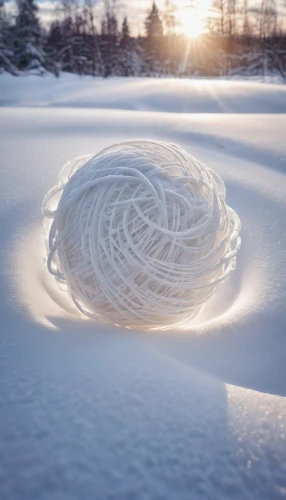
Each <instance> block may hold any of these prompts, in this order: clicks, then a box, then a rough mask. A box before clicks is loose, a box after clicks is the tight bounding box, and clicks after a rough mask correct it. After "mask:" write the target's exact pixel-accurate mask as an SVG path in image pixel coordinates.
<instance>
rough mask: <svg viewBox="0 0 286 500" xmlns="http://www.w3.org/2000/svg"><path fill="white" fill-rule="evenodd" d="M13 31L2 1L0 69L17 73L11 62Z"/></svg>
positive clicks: (0, 12) (0, 10) (0, 11)
mask: <svg viewBox="0 0 286 500" xmlns="http://www.w3.org/2000/svg"><path fill="white" fill-rule="evenodd" d="M13 59H14V52H13V32H12V26H11V23H10V22H9V18H8V16H7V14H6V11H5V5H4V2H0V70H2V71H3V70H4V71H8V72H9V73H11V74H12V75H18V73H19V72H18V69H17V68H16V66H15V65H14V63H13Z"/></svg>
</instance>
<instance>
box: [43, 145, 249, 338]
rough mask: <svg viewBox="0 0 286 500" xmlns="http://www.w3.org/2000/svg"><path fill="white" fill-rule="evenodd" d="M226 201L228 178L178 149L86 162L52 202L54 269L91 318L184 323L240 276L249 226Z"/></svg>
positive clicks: (126, 149)
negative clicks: (244, 229)
mask: <svg viewBox="0 0 286 500" xmlns="http://www.w3.org/2000/svg"><path fill="white" fill-rule="evenodd" d="M225 196H226V192H225V185H224V183H223V180H222V179H221V177H219V176H218V175H217V174H216V173H215V172H213V171H211V170H210V169H209V168H207V167H205V166H203V165H202V164H201V163H199V162H198V161H197V160H196V159H195V158H193V157H192V156H190V155H188V154H187V153H186V151H184V150H183V149H181V148H179V147H178V146H176V145H174V144H165V143H162V142H159V141H142V140H141V141H138V140H137V141H125V142H121V143H118V144H115V145H113V146H110V147H108V148H107V149H104V150H103V151H100V152H99V153H97V154H96V155H94V156H92V157H90V155H85V156H81V157H79V158H77V159H75V160H73V161H70V162H68V163H67V164H66V165H65V166H64V167H63V169H62V171H61V173H60V174H59V178H58V184H57V185H56V186H55V187H53V188H52V189H51V190H50V191H49V192H48V193H47V195H46V196H45V198H44V202H43V212H44V215H45V224H44V226H46V229H47V230H46V240H47V241H46V246H47V268H48V270H49V272H50V273H51V274H52V275H53V276H55V278H56V279H57V281H59V282H60V283H61V284H64V285H65V286H66V289H67V291H68V292H69V295H70V296H71V298H72V301H73V302H74V304H75V305H76V306H77V307H78V309H79V310H80V311H81V312H82V313H83V314H86V315H87V316H89V317H94V318H95V319H98V318H100V319H103V320H105V321H108V322H111V323H113V324H115V325H121V326H126V327H129V328H131V327H133V328H134V327H135V328H140V329H146V328H147V329H158V328H161V329H162V328H164V329H168V328H171V327H173V326H175V325H176V326H180V325H182V324H183V323H184V322H186V321H188V320H190V319H193V318H194V317H195V316H196V315H197V314H198V313H199V312H200V310H201V308H202V306H203V305H204V304H205V302H206V301H207V300H209V299H210V298H211V297H212V295H213V294H214V293H215V291H216V289H217V287H218V285H220V284H222V283H223V282H225V281H226V280H227V279H228V278H229V277H230V276H231V274H232V273H233V272H234V270H235V267H236V254H237V252H238V250H239V248H240V237H239V231H240V221H239V218H238V216H237V214H236V213H235V212H234V210H232V209H231V208H230V207H228V206H227V205H226V203H225ZM52 205H54V207H53V208H52ZM51 220H52V223H51Z"/></svg>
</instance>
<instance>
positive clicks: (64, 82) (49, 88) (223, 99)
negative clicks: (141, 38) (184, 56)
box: [0, 74, 286, 113]
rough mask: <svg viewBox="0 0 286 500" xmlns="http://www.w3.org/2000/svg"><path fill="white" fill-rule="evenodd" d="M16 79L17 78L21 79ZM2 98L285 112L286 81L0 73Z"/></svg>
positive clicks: (143, 107)
mask: <svg viewBox="0 0 286 500" xmlns="http://www.w3.org/2000/svg"><path fill="white" fill-rule="evenodd" d="M19 80H20V81H19ZM1 91H2V92H1V97H0V104H1V103H2V104H4V105H7V104H8V105H11V106H60V107H79V108H110V109H131V110H140V111H164V112H177V113H285V112H286V87H285V86H283V85H279V84H272V85H269V84H267V83H259V82H256V81H250V80H249V81H235V80H234V81H232V80H207V79H197V80H190V79H175V78H169V79H167V78H158V79H153V78H109V79H101V78H96V79H95V78H92V77H88V76H85V77H80V76H78V75H72V74H64V75H62V76H61V77H60V78H59V79H57V78H55V77H54V76H53V75H52V74H46V75H45V77H43V78H42V80H41V82H40V84H39V80H38V76H29V77H19V79H18V78H13V77H11V75H9V74H3V75H1Z"/></svg>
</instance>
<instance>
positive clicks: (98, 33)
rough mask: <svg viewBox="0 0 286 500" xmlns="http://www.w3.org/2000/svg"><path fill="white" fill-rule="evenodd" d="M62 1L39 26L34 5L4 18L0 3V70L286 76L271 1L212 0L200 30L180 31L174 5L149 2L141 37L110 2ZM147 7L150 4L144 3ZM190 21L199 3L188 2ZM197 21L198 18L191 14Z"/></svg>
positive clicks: (24, 2)
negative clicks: (190, 33)
mask: <svg viewBox="0 0 286 500" xmlns="http://www.w3.org/2000/svg"><path fill="white" fill-rule="evenodd" d="M102 3H103V4H104V9H103V14H102V16H101V18H100V20H99V19H98V17H97V16H96V14H95V13H96V10H95V8H96V2H95V0H85V1H84V2H83V3H82V2H79V1H77V0H61V4H60V7H59V10H58V16H57V17H58V19H57V20H56V21H54V22H52V23H51V25H50V26H49V27H48V28H44V27H43V26H42V24H41V22H40V19H39V16H38V7H37V5H36V2H35V0H17V12H16V14H15V15H14V16H11V15H8V14H7V12H6V9H5V4H4V3H1V2H0V70H1V71H8V72H9V73H11V74H13V75H21V74H23V73H31V72H33V73H37V74H43V73H44V72H46V71H49V72H53V73H54V74H55V75H56V76H59V75H60V73H61V71H67V72H71V73H77V74H79V75H82V74H88V75H92V76H103V77H109V76H111V75H117V76H164V75H173V76H189V75H197V76H220V75H233V74H240V75H261V74H263V75H267V74H274V73H276V74H279V75H281V76H282V78H283V79H286V35H285V29H284V28H285V25H283V17H282V16H281V13H279V12H278V11H277V8H276V3H275V0H261V3H260V4H259V6H258V7H255V8H254V7H252V6H250V5H249V4H248V0H214V2H213V10H212V13H213V15H212V13H211V14H210V15H209V16H208V18H207V19H206V20H205V22H206V30H205V33H204V34H202V35H200V37H199V38H196V39H195V38H194V39H191V38H189V37H187V36H186V35H184V34H180V29H179V28H180V27H179V26H178V16H177V12H176V8H175V5H174V4H173V3H172V1H171V0H166V1H165V8H164V9H162V11H159V10H158V8H157V6H156V3H155V2H153V3H152V4H151V6H150V10H149V12H147V14H146V19H145V23H144V26H145V32H144V35H141V36H137V37H134V36H133V35H132V33H131V30H130V26H129V22H128V18H127V17H125V18H124V19H123V21H122V22H119V20H118V10H117V9H116V6H115V4H114V1H113V2H112V3H110V1H109V0H103V2H102ZM146 3H147V2H146ZM191 7H192V8H193V12H194V16H195V11H196V4H195V2H194V0H192V1H191ZM194 18H195V17H194Z"/></svg>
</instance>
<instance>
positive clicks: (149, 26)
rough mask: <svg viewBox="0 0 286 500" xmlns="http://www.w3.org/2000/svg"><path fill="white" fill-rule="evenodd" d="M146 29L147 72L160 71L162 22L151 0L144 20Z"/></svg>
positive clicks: (163, 50) (163, 48) (162, 44)
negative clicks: (150, 5)
mask: <svg viewBox="0 0 286 500" xmlns="http://www.w3.org/2000/svg"><path fill="white" fill-rule="evenodd" d="M145 30H146V35H147V39H146V68H147V71H148V73H151V74H152V73H161V72H162V66H161V62H160V61H162V59H163V58H164V52H165V49H166V47H165V43H164V40H163V23H162V21H161V19H160V16H159V11H158V8H157V5H156V3H155V2H153V5H152V8H151V11H150V13H149V14H148V16H147V18H146V20H145Z"/></svg>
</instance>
